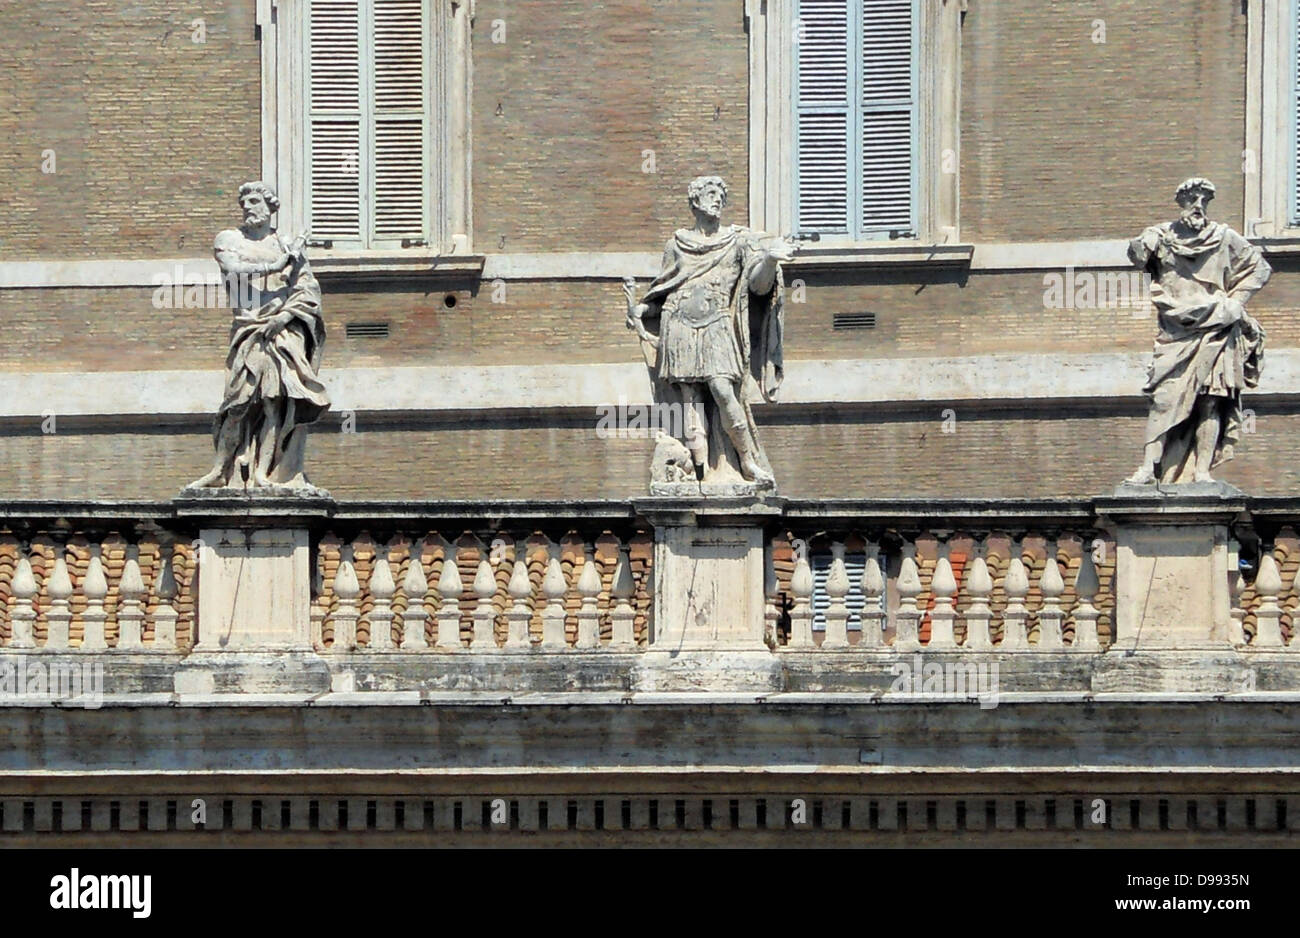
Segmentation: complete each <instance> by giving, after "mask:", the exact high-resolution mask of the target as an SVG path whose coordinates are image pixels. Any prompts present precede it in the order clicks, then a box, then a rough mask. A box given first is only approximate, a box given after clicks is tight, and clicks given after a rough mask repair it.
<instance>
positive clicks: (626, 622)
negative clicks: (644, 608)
mask: <svg viewBox="0 0 1300 938" xmlns="http://www.w3.org/2000/svg"><path fill="white" fill-rule="evenodd" d="M635 592H636V584H635V583H633V582H632V558H631V556H629V554H628V551H627V548H626V547H625V548H623V549H621V550H620V551H619V552H618V566H617V567H616V568H615V570H614V583H613V585H612V586H611V587H610V594H611V595H612V596H613V598H614V610H613V612H611V613H610V614H609V620H610V624H611V626H612V627H611V629H610V631H611V633H612V634H611V636H610V647H611V648H617V649H619V650H621V651H630V650H631V649H633V648H635V647H636V632H635V630H634V623H635V621H636V610H635V609H633V608H632V596H633V594H634V593H635Z"/></svg>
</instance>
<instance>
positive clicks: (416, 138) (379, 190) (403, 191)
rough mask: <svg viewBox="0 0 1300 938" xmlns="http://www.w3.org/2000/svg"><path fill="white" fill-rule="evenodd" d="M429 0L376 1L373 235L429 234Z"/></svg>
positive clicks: (382, 237) (379, 237)
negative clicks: (427, 37) (427, 56)
mask: <svg viewBox="0 0 1300 938" xmlns="http://www.w3.org/2000/svg"><path fill="white" fill-rule="evenodd" d="M425 2H426V0H374V3H375V9H374V23H375V42H374V62H375V106H374V135H375V138H374V139H375V158H374V193H375V210H374V212H375V239H376V240H381V241H382V240H392V239H397V238H412V239H421V238H423V237H424V236H425V232H426V226H425V204H426V199H425V180H426V179H427V176H428V173H427V172H426V170H425V127H426V126H427V119H428V114H427V105H428V88H429V81H428V75H427V71H426V67H425V25H424V24H425V15H424V4H425Z"/></svg>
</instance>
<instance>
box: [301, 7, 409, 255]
mask: <svg viewBox="0 0 1300 938" xmlns="http://www.w3.org/2000/svg"><path fill="white" fill-rule="evenodd" d="M310 2H311V11H310V17H309V40H308V41H309V49H310V70H311V82H310V95H311V101H310V129H309V133H310V136H311V143H310V148H309V155H310V160H311V171H310V178H311V193H310V201H311V212H310V218H311V221H310V227H311V233H312V239H313V240H314V241H331V242H333V243H334V244H335V245H336V246H347V245H351V246H356V247H362V248H375V247H397V246H400V245H402V243H403V242H406V243H407V244H410V243H424V242H427V240H428V239H429V237H430V233H429V227H430V214H431V206H430V182H429V176H430V173H429V162H430V158H429V154H430V139H429V137H430V130H431V124H432V121H431V111H430V109H431V103H432V102H431V94H430V85H431V81H430V68H429V61H430V54H429V53H430V43H431V41H432V40H431V36H430V10H429V6H430V3H431V2H432V0H310Z"/></svg>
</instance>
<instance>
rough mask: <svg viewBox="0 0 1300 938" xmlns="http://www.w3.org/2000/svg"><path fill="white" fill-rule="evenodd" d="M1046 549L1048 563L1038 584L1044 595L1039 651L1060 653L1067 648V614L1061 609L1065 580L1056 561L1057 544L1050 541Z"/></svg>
mask: <svg viewBox="0 0 1300 938" xmlns="http://www.w3.org/2000/svg"><path fill="white" fill-rule="evenodd" d="M1044 548H1045V550H1046V551H1047V563H1046V564H1045V565H1044V566H1043V575H1042V577H1041V578H1040V580H1039V582H1038V587H1039V589H1040V590H1041V591H1042V594H1043V606H1042V608H1041V609H1039V610H1038V650H1039V651H1060V650H1061V649H1063V648H1064V647H1065V641H1064V638H1063V635H1062V626H1063V622H1064V619H1065V612H1064V610H1062V609H1061V594H1063V593H1064V592H1065V580H1064V579H1062V577H1061V566H1060V564H1058V563H1057V561H1056V542H1055V541H1048V542H1047V543H1046V544H1045V545H1044Z"/></svg>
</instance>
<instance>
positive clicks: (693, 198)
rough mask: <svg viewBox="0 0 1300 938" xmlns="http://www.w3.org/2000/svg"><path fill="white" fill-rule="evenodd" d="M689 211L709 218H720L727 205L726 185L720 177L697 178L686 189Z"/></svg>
mask: <svg viewBox="0 0 1300 938" xmlns="http://www.w3.org/2000/svg"><path fill="white" fill-rule="evenodd" d="M686 198H687V199H688V200H689V202H690V204H691V211H692V212H695V213H696V214H701V213H702V214H704V215H707V216H708V217H710V218H721V217H722V209H723V206H725V205H726V204H727V184H726V183H725V182H723V181H722V177H721V176H697V177H695V178H694V179H692V180H691V184H690V185H689V186H688V187H687V189H686Z"/></svg>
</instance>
